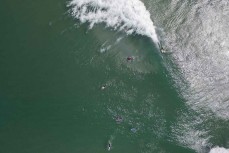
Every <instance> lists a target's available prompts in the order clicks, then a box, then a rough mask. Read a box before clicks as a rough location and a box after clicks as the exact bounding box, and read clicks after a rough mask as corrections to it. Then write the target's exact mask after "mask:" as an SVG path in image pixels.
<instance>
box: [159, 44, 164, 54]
mask: <svg viewBox="0 0 229 153" xmlns="http://www.w3.org/2000/svg"><path fill="white" fill-rule="evenodd" d="M158 46H159V48H160V51H161V52H162V53H165V49H164V48H163V46H162V45H161V43H158Z"/></svg>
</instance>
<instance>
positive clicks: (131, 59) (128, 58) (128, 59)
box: [126, 56, 134, 61]
mask: <svg viewBox="0 0 229 153" xmlns="http://www.w3.org/2000/svg"><path fill="white" fill-rule="evenodd" d="M126 60H127V61H133V60H134V58H133V57H131V56H128V57H127V58H126Z"/></svg>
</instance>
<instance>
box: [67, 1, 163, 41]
mask: <svg viewBox="0 0 229 153" xmlns="http://www.w3.org/2000/svg"><path fill="white" fill-rule="evenodd" d="M69 6H70V7H71V8H72V9H71V11H72V12H71V13H72V15H73V16H74V17H75V18H76V19H78V20H80V22H81V23H85V22H88V23H89V24H90V28H93V26H94V25H95V24H98V23H105V24H106V26H107V27H111V28H113V29H114V30H118V31H124V32H126V34H128V35H130V34H139V35H143V36H147V37H149V38H151V39H152V40H153V41H154V42H155V43H156V44H158V42H159V41H158V38H157V34H156V31H155V26H154V24H153V22H152V20H151V18H150V13H149V12H148V11H147V10H146V7H145V5H144V4H143V3H142V2H141V1H139V0H112V1H111V0H72V1H71V2H70V3H69Z"/></svg>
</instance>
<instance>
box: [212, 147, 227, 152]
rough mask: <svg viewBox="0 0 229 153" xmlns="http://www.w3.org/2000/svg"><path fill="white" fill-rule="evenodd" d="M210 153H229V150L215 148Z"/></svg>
mask: <svg viewBox="0 0 229 153" xmlns="http://www.w3.org/2000/svg"><path fill="white" fill-rule="evenodd" d="M209 153H229V149H226V148H223V147H215V148H212V149H211V150H210V152H209Z"/></svg>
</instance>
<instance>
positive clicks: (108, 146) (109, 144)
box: [107, 141, 111, 151]
mask: <svg viewBox="0 0 229 153" xmlns="http://www.w3.org/2000/svg"><path fill="white" fill-rule="evenodd" d="M107 150H108V151H110V150H111V142H110V141H108V145H107Z"/></svg>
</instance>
